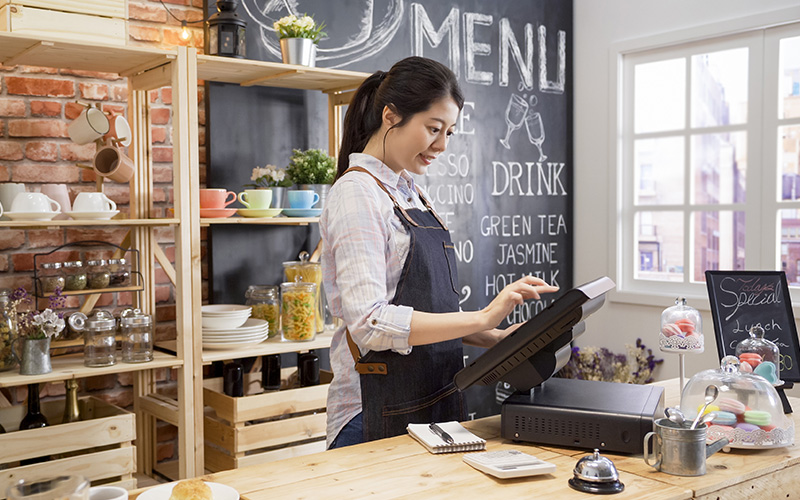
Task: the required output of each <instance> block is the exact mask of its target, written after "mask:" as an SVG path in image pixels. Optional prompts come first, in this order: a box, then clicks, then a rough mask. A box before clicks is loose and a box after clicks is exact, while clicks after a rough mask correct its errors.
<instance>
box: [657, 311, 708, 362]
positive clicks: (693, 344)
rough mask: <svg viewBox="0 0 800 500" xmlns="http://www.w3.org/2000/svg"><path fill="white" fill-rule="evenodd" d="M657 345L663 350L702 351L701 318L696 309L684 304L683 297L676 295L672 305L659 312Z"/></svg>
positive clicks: (697, 352)
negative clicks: (659, 327) (659, 324)
mask: <svg viewBox="0 0 800 500" xmlns="http://www.w3.org/2000/svg"><path fill="white" fill-rule="evenodd" d="M658 347H659V348H660V349H661V350H662V351H664V352H678V353H696V354H699V353H701V352H703V349H704V346H703V320H702V319H701V317H700V312H698V310H697V309H695V308H694V307H691V306H688V305H686V299H685V298H683V297H678V298H677V299H675V305H674V306H671V307H668V308H666V309H664V311H663V312H662V313H661V332H660V333H659V335H658Z"/></svg>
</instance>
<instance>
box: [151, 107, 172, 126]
mask: <svg viewBox="0 0 800 500" xmlns="http://www.w3.org/2000/svg"><path fill="white" fill-rule="evenodd" d="M171 112H172V110H171V109H170V108H153V109H151V110H150V121H151V122H152V123H153V124H155V125H165V124H167V123H169V117H170V114H171Z"/></svg>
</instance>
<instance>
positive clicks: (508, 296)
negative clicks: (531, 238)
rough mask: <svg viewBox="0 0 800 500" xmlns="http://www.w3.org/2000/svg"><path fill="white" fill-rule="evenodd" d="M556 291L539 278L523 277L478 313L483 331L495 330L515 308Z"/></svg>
mask: <svg viewBox="0 0 800 500" xmlns="http://www.w3.org/2000/svg"><path fill="white" fill-rule="evenodd" d="M558 290H559V288H558V287H557V286H552V285H548V284H547V283H546V282H545V281H544V280H543V279H541V278H536V277H535V276H523V277H522V278H520V279H518V280H517V281H515V282H513V283H511V284H509V285H507V286H506V287H505V288H503V290H501V291H500V293H498V294H497V296H496V297H495V298H494V300H492V302H490V303H489V305H488V306H486V307H484V308H483V309H481V311H480V313H481V315H482V316H483V318H484V321H485V322H486V327H485V329H487V330H488V329H491V328H495V327H496V326H497V325H499V324H500V323H501V322H502V321H503V320H504V319H505V317H506V316H508V315H509V314H511V311H513V310H514V307H515V306H518V305H520V304H522V303H523V302H524V301H526V300H529V299H539V298H541V297H540V295H539V294H541V293H552V292H557V291H558Z"/></svg>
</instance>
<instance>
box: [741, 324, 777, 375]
mask: <svg viewBox="0 0 800 500" xmlns="http://www.w3.org/2000/svg"><path fill="white" fill-rule="evenodd" d="M736 357H737V358H739V371H741V372H745V373H752V374H753V375H761V376H762V377H764V378H765V379H767V382H769V383H771V384H772V385H774V386H776V387H777V386H780V385H783V381H782V380H781V376H780V375H781V374H780V366H781V351H780V349H778V346H777V345H775V343H774V342H770V341H769V340H767V339H765V338H764V329H763V328H762V327H761V326H759V325H755V326H753V327H752V328H751V329H750V338H749V339H745V340H742V341H741V342H739V343H738V344H736Z"/></svg>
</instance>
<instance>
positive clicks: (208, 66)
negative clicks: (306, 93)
mask: <svg viewBox="0 0 800 500" xmlns="http://www.w3.org/2000/svg"><path fill="white" fill-rule="evenodd" d="M368 76H369V74H368V73H361V72H357V71H345V70H339V69H326V68H311V67H307V66H296V65H293V64H283V63H276V62H267V61H254V60H250V59H232V58H229V57H220V56H209V55H203V54H198V55H197V78H199V79H200V80H208V81H212V82H224V83H237V84H239V85H260V86H264V87H282V88H292V89H303V90H320V91H323V92H334V91H341V90H350V89H355V88H358V86H359V85H361V82H363V81H364V80H365V79H366V78H367V77H368Z"/></svg>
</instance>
